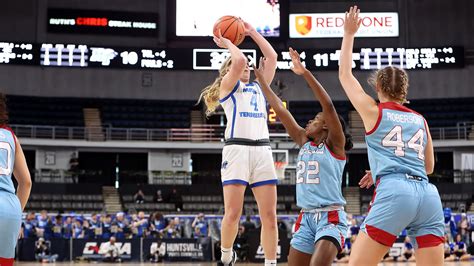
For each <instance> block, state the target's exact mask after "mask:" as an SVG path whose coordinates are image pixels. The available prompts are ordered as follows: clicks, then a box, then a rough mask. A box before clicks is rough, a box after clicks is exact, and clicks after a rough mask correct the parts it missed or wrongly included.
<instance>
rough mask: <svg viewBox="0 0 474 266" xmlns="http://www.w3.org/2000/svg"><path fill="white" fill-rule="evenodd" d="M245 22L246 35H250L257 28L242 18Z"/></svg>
mask: <svg viewBox="0 0 474 266" xmlns="http://www.w3.org/2000/svg"><path fill="white" fill-rule="evenodd" d="M242 21H243V22H244V27H245V36H249V35H250V33H251V32H253V31H255V28H254V27H253V26H252V25H250V23H248V22H246V21H245V20H242Z"/></svg>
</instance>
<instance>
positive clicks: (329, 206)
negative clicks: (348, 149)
mask: <svg viewBox="0 0 474 266" xmlns="http://www.w3.org/2000/svg"><path fill="white" fill-rule="evenodd" d="M345 164H346V158H345V157H341V156H338V155H336V154H334V153H333V152H332V151H331V150H330V149H329V148H328V146H327V145H326V144H325V143H324V142H323V143H321V144H320V145H316V144H314V143H313V142H307V143H305V144H304V145H303V146H302V147H301V149H300V152H299V154H298V164H297V173H296V204H297V205H298V207H301V208H302V210H301V213H300V216H299V217H298V220H297V223H296V228H295V229H296V233H295V234H294V236H293V238H292V240H291V246H292V247H293V248H294V249H296V250H298V251H301V252H304V253H307V254H313V252H314V245H315V243H316V242H317V241H318V240H320V239H326V240H329V241H331V242H333V243H334V244H335V245H336V246H337V248H338V249H339V252H341V251H342V248H343V247H344V239H345V238H346V237H347V231H348V227H347V218H346V213H345V212H344V205H345V204H346V200H345V199H344V197H343V196H342V191H341V185H342V173H343V170H344V166H345Z"/></svg>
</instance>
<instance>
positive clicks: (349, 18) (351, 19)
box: [344, 6, 362, 35]
mask: <svg viewBox="0 0 474 266" xmlns="http://www.w3.org/2000/svg"><path fill="white" fill-rule="evenodd" d="M359 14H360V9H358V8H357V6H351V8H350V9H349V12H346V17H345V19H344V33H345V34H349V35H354V34H356V32H357V30H358V29H359V26H360V23H361V22H362V20H361V19H360V18H359Z"/></svg>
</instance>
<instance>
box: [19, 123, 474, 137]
mask: <svg viewBox="0 0 474 266" xmlns="http://www.w3.org/2000/svg"><path fill="white" fill-rule="evenodd" d="M11 128H12V129H13V131H14V132H15V134H16V135H17V136H18V137H20V138H33V139H59V140H90V139H91V136H92V134H96V133H97V128H85V127H63V126H34V125H11ZM473 129H474V123H473V122H465V123H458V125H457V126H455V127H443V128H430V132H431V136H432V138H433V140H474V131H473ZM101 130H102V131H103V132H104V136H105V141H191V142H219V141H223V139H224V132H225V127H223V126H219V125H193V126H191V127H190V128H170V129H146V128H115V127H105V128H101ZM352 133H353V134H354V135H353V137H354V139H355V140H357V141H363V138H364V132H352ZM359 135H360V136H359ZM270 136H271V139H272V141H277V142H278V141H280V142H291V141H292V140H291V138H289V136H288V134H287V133H286V132H285V131H282V130H271V131H270Z"/></svg>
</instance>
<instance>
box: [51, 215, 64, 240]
mask: <svg viewBox="0 0 474 266" xmlns="http://www.w3.org/2000/svg"><path fill="white" fill-rule="evenodd" d="M62 237H63V217H62V216H61V215H56V217H55V218H54V222H53V238H62Z"/></svg>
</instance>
